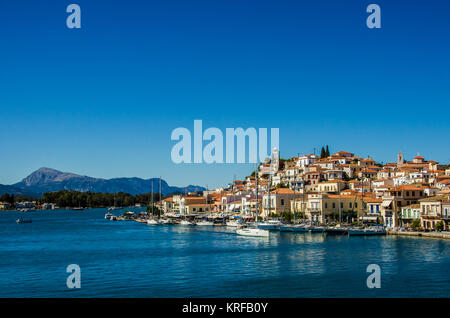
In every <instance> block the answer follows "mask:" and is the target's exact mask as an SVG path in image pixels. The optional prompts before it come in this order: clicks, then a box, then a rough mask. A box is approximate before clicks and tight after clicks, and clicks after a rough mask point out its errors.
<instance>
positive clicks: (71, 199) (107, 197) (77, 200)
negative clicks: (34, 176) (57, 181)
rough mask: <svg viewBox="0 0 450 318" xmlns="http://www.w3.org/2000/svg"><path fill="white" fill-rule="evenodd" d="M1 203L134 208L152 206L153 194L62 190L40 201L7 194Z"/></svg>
mask: <svg viewBox="0 0 450 318" xmlns="http://www.w3.org/2000/svg"><path fill="white" fill-rule="evenodd" d="M163 198H164V197H163ZM0 201H1V202H8V203H9V204H11V205H12V206H14V205H15V204H16V203H18V202H21V201H36V202H37V203H39V204H43V203H54V204H56V205H58V206H59V207H83V208H101V207H108V206H132V205H135V204H137V203H139V204H141V205H150V204H151V201H152V194H151V193H142V194H137V195H131V194H129V193H125V192H118V193H101V192H79V191H73V190H61V191H56V192H46V193H44V195H43V196H42V197H41V198H39V199H36V198H32V197H27V196H14V195H13V194H8V193H5V194H3V195H2V196H1V197H0ZM157 201H159V193H153V202H154V203H156V202H157Z"/></svg>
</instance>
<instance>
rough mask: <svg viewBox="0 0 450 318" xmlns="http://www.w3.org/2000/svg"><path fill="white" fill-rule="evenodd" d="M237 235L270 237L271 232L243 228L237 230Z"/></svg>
mask: <svg viewBox="0 0 450 318" xmlns="http://www.w3.org/2000/svg"><path fill="white" fill-rule="evenodd" d="M236 234H238V235H242V236H255V237H269V230H264V229H260V228H252V227H247V226H242V227H238V228H237V229H236Z"/></svg>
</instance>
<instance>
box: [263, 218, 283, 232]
mask: <svg viewBox="0 0 450 318" xmlns="http://www.w3.org/2000/svg"><path fill="white" fill-rule="evenodd" d="M282 225H283V224H282V223H281V222H280V221H279V220H268V221H266V222H261V223H258V228H260V229H263V230H272V231H274V230H279V229H280V227H281V226H282Z"/></svg>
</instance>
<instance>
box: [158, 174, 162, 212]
mask: <svg viewBox="0 0 450 318" xmlns="http://www.w3.org/2000/svg"><path fill="white" fill-rule="evenodd" d="M161 209H162V189H161V176H159V211H158V216H161Z"/></svg>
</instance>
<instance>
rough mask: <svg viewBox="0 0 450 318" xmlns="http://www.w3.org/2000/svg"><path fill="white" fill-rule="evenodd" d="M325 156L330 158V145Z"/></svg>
mask: <svg viewBox="0 0 450 318" xmlns="http://www.w3.org/2000/svg"><path fill="white" fill-rule="evenodd" d="M325 156H326V157H329V156H330V150H329V149H328V145H327V150H325Z"/></svg>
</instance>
